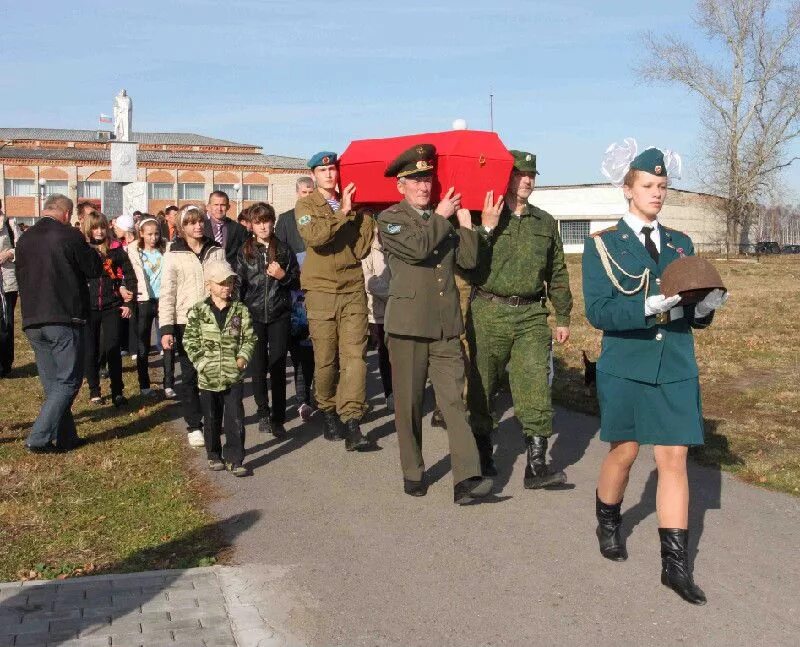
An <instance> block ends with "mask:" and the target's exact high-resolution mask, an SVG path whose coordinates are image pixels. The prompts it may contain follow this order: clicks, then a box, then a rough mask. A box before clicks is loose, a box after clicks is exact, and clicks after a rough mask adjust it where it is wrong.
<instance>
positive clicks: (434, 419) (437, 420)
mask: <svg viewBox="0 0 800 647" xmlns="http://www.w3.org/2000/svg"><path fill="white" fill-rule="evenodd" d="M431 427H440V428H441V429H447V423H446V422H445V421H444V416H443V415H442V411H441V409H439V407H436V408H435V409H434V410H433V413H432V414H431Z"/></svg>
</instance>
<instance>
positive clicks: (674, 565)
mask: <svg viewBox="0 0 800 647" xmlns="http://www.w3.org/2000/svg"><path fill="white" fill-rule="evenodd" d="M658 536H659V538H660V539H661V583H662V584H663V585H664V586H668V587H669V588H671V589H672V590H673V591H675V593H677V594H678V595H680V596H681V597H682V598H683V599H684V600H686V601H687V602H691V603H692V604H705V603H706V594H705V593H703V590H702V589H701V588H700V587H699V586H697V584H695V583H694V579H693V578H692V571H691V569H690V568H689V551H688V545H689V531H688V530H683V529H682V528H659V529H658Z"/></svg>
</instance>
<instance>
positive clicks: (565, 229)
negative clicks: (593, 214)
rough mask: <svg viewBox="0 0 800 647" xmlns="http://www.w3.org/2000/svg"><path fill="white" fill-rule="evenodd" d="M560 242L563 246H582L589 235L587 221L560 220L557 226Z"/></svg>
mask: <svg viewBox="0 0 800 647" xmlns="http://www.w3.org/2000/svg"><path fill="white" fill-rule="evenodd" d="M558 225H559V231H560V232H561V241H562V242H563V243H564V244H565V245H583V241H584V239H585V238H586V237H587V236H588V235H589V221H588V220H562V221H561V222H560V223H559V224H558Z"/></svg>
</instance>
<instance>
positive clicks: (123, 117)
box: [114, 90, 133, 142]
mask: <svg viewBox="0 0 800 647" xmlns="http://www.w3.org/2000/svg"><path fill="white" fill-rule="evenodd" d="M132 130H133V103H132V102H131V98H130V97H129V96H128V93H127V92H125V90H120V92H119V94H118V95H117V96H116V97H114V134H115V135H116V137H117V140H118V141H123V142H127V141H130V139H131V133H132Z"/></svg>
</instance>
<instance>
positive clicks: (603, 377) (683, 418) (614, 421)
mask: <svg viewBox="0 0 800 647" xmlns="http://www.w3.org/2000/svg"><path fill="white" fill-rule="evenodd" d="M597 398H598V400H599V402H600V440H604V441H606V442H620V441H626V440H634V441H636V442H637V443H639V444H641V445H702V444H703V442H704V439H703V411H702V406H701V404H700V383H699V381H698V379H697V378H696V377H695V378H691V379H688V380H682V381H680V382H670V383H668V384H647V383H645V382H636V381H635V380H626V379H625V378H621V377H616V376H614V375H609V374H608V373H603V372H601V371H597Z"/></svg>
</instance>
